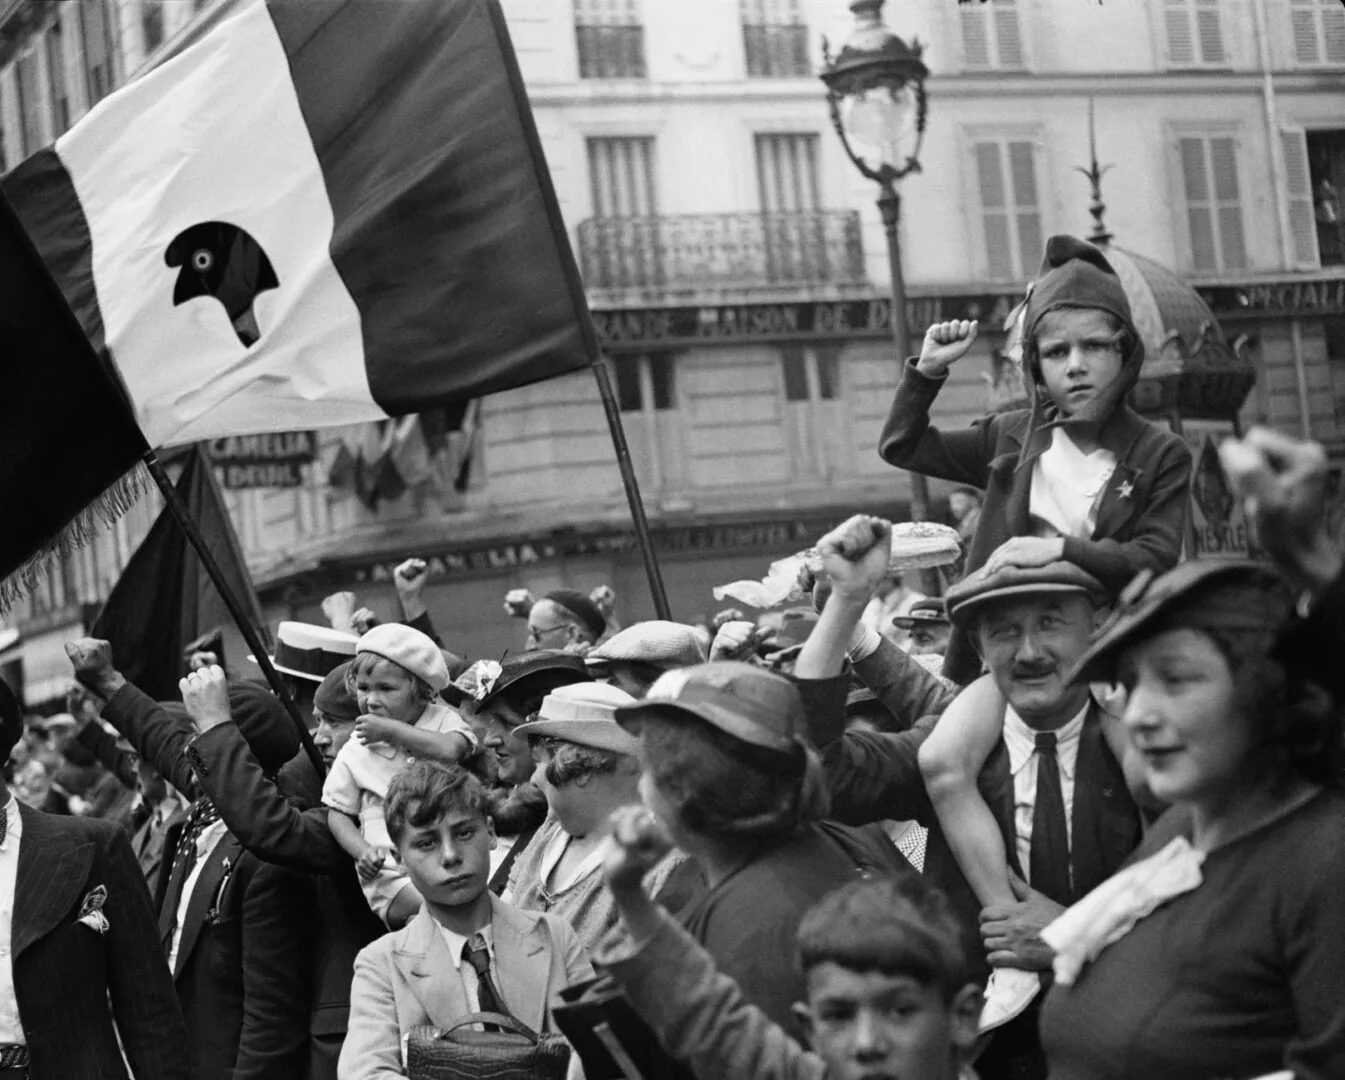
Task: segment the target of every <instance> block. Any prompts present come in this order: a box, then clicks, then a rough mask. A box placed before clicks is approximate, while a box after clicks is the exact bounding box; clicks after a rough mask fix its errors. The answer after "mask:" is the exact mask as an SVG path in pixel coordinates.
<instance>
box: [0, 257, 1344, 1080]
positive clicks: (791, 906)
mask: <svg viewBox="0 0 1345 1080" xmlns="http://www.w3.org/2000/svg"><path fill="white" fill-rule="evenodd" d="M1021 315H1022V323H1021V335H1022V342H1023V365H1024V374H1025V377H1026V379H1027V382H1028V385H1029V387H1030V388H1031V406H1030V408H1028V409H1025V410H1021V411H1018V412H1008V413H1000V414H996V415H993V416H989V417H986V418H985V419H984V420H983V421H981V422H979V423H978V424H976V425H974V426H972V427H971V428H969V429H965V430H958V431H941V430H939V429H937V428H936V427H934V426H933V425H932V424H931V422H930V415H929V413H930V407H931V405H932V403H933V401H934V400H935V397H936V395H937V393H938V391H939V388H940V386H941V385H942V383H943V381H944V379H945V378H946V374H947V370H948V367H949V366H950V365H951V364H952V363H955V362H956V361H957V360H959V359H960V358H961V357H962V356H964V355H965V354H966V353H967V352H968V350H969V348H970V346H971V344H972V342H973V341H974V340H975V336H976V332H977V327H976V324H975V323H967V322H955V323H940V324H937V325H935V326H933V327H931V328H930V329H929V331H928V333H927V334H926V336H925V339H924V343H923V347H922V351H921V354H920V356H919V357H916V358H912V359H910V360H909V361H907V362H906V363H905V366H904V368H903V370H902V375H901V379H900V384H899V387H898V390H897V392H896V396H895V399H894V401H893V405H892V409H891V413H890V416H889V419H888V422H887V424H886V426H885V428H884V431H883V434H882V438H881V445H880V448H879V449H880V453H881V454H882V456H883V457H884V458H885V459H886V460H887V461H889V462H890V463H892V464H893V465H896V466H900V467H902V468H907V469H912V470H915V471H918V472H921V473H924V474H926V475H929V476H931V477H938V478H941V479H944V480H947V481H950V482H951V483H953V484H955V485H959V486H958V487H957V489H956V491H955V492H954V496H955V502H956V506H955V508H954V517H955V519H956V523H957V525H958V528H959V533H960V535H961V536H962V537H963V539H964V541H965V549H964V552H963V555H962V557H961V558H960V559H959V561H958V563H957V565H956V566H955V567H954V568H953V569H952V570H948V569H945V571H944V577H945V579H946V580H947V587H946V590H943V591H944V595H943V596H941V597H929V596H924V595H921V594H920V593H918V592H917V591H916V590H915V589H914V588H913V587H912V586H913V584H914V579H913V576H912V575H909V574H907V575H903V574H902V565H903V564H902V553H901V551H900V550H899V546H900V545H894V541H893V530H892V528H891V526H890V524H889V523H887V522H885V521H883V520H881V519H879V518H875V517H871V516H868V515H864V514H859V515H856V516H853V517H851V518H850V519H848V520H847V521H845V522H843V523H841V524H840V525H838V526H837V527H836V528H834V529H833V530H831V531H830V532H829V533H828V534H827V535H826V536H825V537H823V538H822V540H821V541H820V542H819V544H818V552H819V553H820V556H821V561H822V571H821V572H820V573H818V574H816V575H815V577H814V580H813V581H811V582H810V583H809V584H811V585H812V590H811V597H810V598H809V599H810V601H811V602H810V603H807V604H805V605H803V606H798V607H793V608H786V609H784V610H782V611H774V612H768V613H764V614H760V615H758V616H756V617H754V618H748V617H745V616H744V615H743V613H742V612H741V611H736V610H726V611H723V612H721V613H720V614H719V615H718V616H716V617H714V618H711V619H706V620H702V621H697V622H688V623H685V624H684V623H678V622H672V621H663V620H655V621H646V622H635V623H633V624H631V625H627V626H625V627H624V628H623V627H621V626H620V625H619V624H618V622H617V620H616V617H615V603H616V599H617V598H616V597H615V596H614V595H613V594H612V591H611V590H610V589H607V588H603V589H599V590H595V592H594V593H593V594H585V593H582V592H579V591H575V590H557V591H554V592H551V593H548V594H546V595H545V596H542V597H540V598H535V597H533V596H531V595H530V594H528V593H526V592H523V591H516V592H513V593H510V594H509V595H508V596H507V597H506V598H505V605H504V606H505V615H504V616H503V617H505V618H516V619H518V620H519V622H520V625H519V626H518V634H519V638H520V642H521V644H523V645H524V647H523V648H521V649H520V650H519V651H516V652H511V653H509V654H507V655H506V656H505V658H504V659H503V660H499V661H497V660H495V659H492V658H489V657H473V656H471V649H470V643H467V642H459V641H456V640H454V641H453V642H452V643H453V644H454V645H456V646H459V647H461V648H464V655H458V654H456V653H453V652H449V651H447V650H446V649H444V648H443V642H442V641H441V640H440V638H439V637H438V636H437V628H436V626H435V625H434V623H433V620H432V619H431V617H430V614H429V612H428V610H427V608H426V605H425V603H424V600H423V589H424V586H425V582H426V578H427V572H426V566H425V564H424V563H423V562H420V561H419V560H417V559H414V558H413V559H408V560H406V561H405V562H404V563H403V564H402V565H401V566H400V567H398V569H397V572H396V575H395V582H396V586H397V591H398V596H399V599H400V602H401V608H402V615H403V621H401V622H397V623H385V624H377V620H376V619H374V618H373V616H372V615H371V613H369V612H368V611H367V610H356V609H355V607H354V598H352V597H349V596H346V597H343V598H339V599H336V598H334V599H333V602H331V603H328V604H326V605H324V610H325V611H326V612H327V613H328V615H329V617H330V618H331V621H332V623H333V625H330V626H315V625H307V624H301V623H294V622H287V623H282V624H281V626H280V628H279V630H278V633H277V635H276V649H275V656H274V657H273V662H274V666H275V667H276V669H277V670H278V671H279V672H281V673H282V675H283V677H284V681H285V689H286V692H287V693H288V694H289V695H290V696H291V697H292V698H293V699H294V700H295V702H296V703H297V704H298V705H299V708H300V711H301V713H302V714H303V715H304V716H305V718H306V719H307V720H308V723H309V730H310V732H311V734H312V741H313V743H314V744H315V745H316V747H317V748H318V750H319V752H320V756H321V759H322V764H323V768H322V769H321V770H319V769H318V768H317V766H316V764H315V763H314V761H313V760H311V759H310V757H309V756H308V755H306V754H305V753H304V752H302V749H301V740H300V734H299V731H298V729H297V727H296V726H295V725H294V724H293V723H292V722H291V720H290V718H289V717H288V715H287V713H286V710H285V708H284V706H283V705H282V703H281V701H280V699H279V698H278V697H277V696H276V695H275V694H274V693H273V692H272V691H271V690H270V689H269V688H268V687H267V686H266V685H265V684H264V683H262V682H260V681H258V679H257V673H256V672H255V670H253V671H230V672H227V673H226V672H225V671H224V670H223V668H222V667H221V666H220V665H219V664H218V663H217V662H216V661H217V660H218V658H217V657H214V656H211V655H209V654H203V655H198V656H195V657H193V658H192V662H191V667H192V670H190V671H189V672H186V673H184V677H183V679H182V683H181V700H179V701H169V702H159V701H155V700H153V699H152V698H150V697H148V696H147V695H145V694H144V693H142V692H141V691H140V690H139V689H137V688H136V687H135V686H134V685H132V684H130V683H129V682H127V680H126V679H125V678H124V677H123V676H122V675H121V674H120V673H119V671H118V663H119V661H120V660H124V659H125V658H119V657H117V656H116V655H115V654H114V652H113V649H112V647H111V645H109V643H107V642H105V641H98V640H95V639H83V640H79V641H73V642H71V643H69V644H68V646H67V653H68V655H69V657H70V660H71V663H72V671H73V675H74V677H75V680H76V681H77V686H78V688H77V690H76V691H74V692H73V693H72V697H71V702H70V707H71V716H70V717H69V719H68V720H61V721H59V722H56V723H52V722H47V723H45V724H43V725H41V726H38V725H34V724H30V725H29V726H28V727H27V728H25V726H24V723H23V718H22V715H21V713H20V710H19V706H18V703H17V701H16V700H15V699H14V697H13V695H12V694H11V693H9V691H8V690H7V688H5V687H3V684H0V742H2V743H3V744H4V747H3V748H4V749H5V750H6V751H7V752H8V754H9V772H8V776H9V778H10V788H11V791H12V792H13V795H12V796H11V798H10V800H9V802H8V804H7V806H6V807H5V810H4V811H3V812H0V1080H4V1078H6V1077H10V1076H13V1077H20V1076H30V1077H32V1078H34V1080H83V1078H86V1077H87V1078H89V1080H93V1078H103V1077H121V1076H126V1075H128V1072H129V1075H131V1076H134V1077H135V1078H137V1080H153V1078H159V1077H163V1078H179V1077H188V1076H190V1077H192V1078H193V1080H225V1078H231V1080H309V1078H311V1080H389V1078H393V1077H412V1078H417V1077H423V1078H430V1077H439V1076H446V1075H453V1076H459V1075H461V1076H469V1075H471V1076H475V1075H500V1076H520V1077H522V1076H528V1077H538V1078H544V1077H556V1078H557V1080H559V1078H560V1077H564V1076H567V1075H568V1076H569V1077H575V1078H578V1077H584V1076H587V1077H589V1078H590V1080H609V1078H627V1080H635V1078H637V1077H647V1078H649V1080H653V1078H655V1077H688V1076H690V1077H698V1078H701V1080H714V1078H725V1080H730V1078H731V1080H793V1078H808V1080H823V1078H826V1080H898V1078H900V1080H957V1078H962V1080H965V1078H968V1077H973V1076H978V1077H980V1078H982V1080H1046V1078H1047V1077H1050V1078H1052V1080H1252V1078H1261V1077H1271V1076H1277V1077H1285V1078H1298V1080H1338V1078H1339V1077H1342V1076H1345V965H1342V964H1340V963H1339V954H1340V942H1341V941H1342V940H1345V900H1342V897H1345V863H1342V861H1341V860H1340V859H1338V858H1337V853H1338V852H1339V851H1340V850H1342V842H1343V841H1345V793H1343V792H1342V781H1343V780H1345V726H1343V725H1342V713H1341V711H1340V707H1339V705H1340V703H1341V701H1342V695H1345V675H1342V674H1341V671H1342V669H1341V666H1340V664H1339V659H1338V658H1339V656H1340V654H1341V649H1342V647H1345V573H1342V569H1343V561H1342V553H1341V548H1340V546H1339V544H1338V543H1337V540H1336V538H1334V537H1332V536H1331V535H1329V533H1328V531H1327V528H1326V523H1325V521H1324V518H1323V513H1322V510H1323V506H1324V501H1325V500H1324V491H1325V483H1326V463H1325V457H1324V455H1323V453H1322V451H1321V449H1320V448H1319V447H1317V446H1315V445H1313V444H1310V443H1302V442H1298V441H1295V440H1293V439H1290V438H1287V437H1285V436H1281V435H1278V434H1276V433H1273V432H1270V431H1265V430H1261V429H1254V430H1253V431H1252V432H1250V433H1248V434H1247V435H1246V437H1245V438H1241V439H1234V440H1230V441H1229V442H1228V443H1227V444H1226V445H1225V446H1224V448H1223V450H1222V455H1223V460H1224V465H1225V469H1226V472H1227V474H1228V478H1229V482H1230V485H1231V487H1232V488H1233V490H1236V491H1237V492H1239V494H1240V495H1241V496H1242V497H1243V498H1244V499H1245V500H1246V503H1247V508H1248V512H1249V516H1250V518H1251V520H1252V521H1253V522H1254V524H1255V526H1256V529H1257V535H1258V542H1259V544H1260V545H1261V547H1262V548H1263V549H1264V552H1265V554H1266V558H1264V559H1262V560H1259V561H1252V560H1236V559H1221V560H1187V561H1183V558H1182V556H1183V550H1182V548H1183V541H1184V538H1185V535H1186V514H1187V505H1188V487H1189V484H1190V472H1191V464H1190V457H1189V453H1188V451H1187V450H1186V449H1185V446H1184V444H1183V443H1182V441H1181V440H1180V439H1179V438H1178V437H1177V436H1175V435H1174V434H1172V433H1171V432H1170V431H1168V430H1167V429H1166V428H1165V427H1162V426H1161V425H1158V424H1155V423H1152V422H1149V421H1146V420H1144V419H1143V418H1141V417H1140V416H1139V415H1138V414H1136V413H1135V412H1134V411H1133V410H1132V409H1131V408H1130V407H1129V406H1128V405H1127V403H1126V401H1127V395H1128V394H1129V391H1130V390H1131V389H1132V388H1133V387H1134V385H1135V383H1136V381H1137V379H1138V377H1139V372H1140V367H1141V364H1142V363H1143V359H1144V350H1143V345H1142V342H1141V339H1140V336H1139V334H1138V333H1137V332H1136V329H1135V325H1134V320H1133V318H1132V315H1131V312H1130V308H1129V304H1128V302H1127V299H1126V295H1125V292H1124V290H1123V289H1122V287H1121V285H1120V282H1119V280H1118V279H1117V278H1116V275H1115V273H1114V272H1113V271H1112V268H1111V267H1110V265H1109V264H1108V263H1107V261H1106V258H1105V256H1104V255H1103V254H1102V253H1101V252H1100V251H1099V250H1098V249H1096V248H1094V247H1092V246H1091V245H1088V244H1086V243H1083V242H1081V241H1078V240H1074V239H1072V238H1069V237H1055V238H1053V239H1052V240H1051V241H1050V242H1049V244H1048V247H1047V253H1046V260H1045V263H1044V265H1043V268H1042V273H1041V275H1040V277H1039V279H1038V280H1037V282H1036V283H1035V284H1034V286H1033V288H1032V290H1031V291H1030V293H1029V296H1028V299H1027V301H1026V303H1025V306H1024V309H1023V311H1022V313H1021ZM698 601H699V598H694V599H690V600H688V604H691V605H694V604H695V603H697V602H698ZM523 621H526V629H524V627H523V626H522V625H521V624H522V622H523ZM442 629H445V630H449V631H451V628H450V627H442ZM449 636H450V638H451V632H450V635H449ZM6 824H7V826H8V831H7V832H6ZM445 1062H449V1063H450V1064H449V1065H445ZM452 1062H457V1064H456V1065H453V1064H451V1063H452ZM454 1069H456V1070H457V1071H453V1070H454ZM471 1069H476V1070H478V1071H475V1072H473V1071H471ZM491 1070H495V1071H493V1072H492V1071H491ZM509 1070H513V1071H509Z"/></svg>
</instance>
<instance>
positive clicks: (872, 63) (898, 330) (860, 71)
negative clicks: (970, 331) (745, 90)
mask: <svg viewBox="0 0 1345 1080" xmlns="http://www.w3.org/2000/svg"><path fill="white" fill-rule="evenodd" d="M882 8H883V0H853V2H852V3H851V4H850V10H851V11H853V12H854V14H855V28H854V30H853V31H852V32H851V33H850V36H849V38H847V39H846V41H845V44H844V45H842V46H841V51H840V53H839V54H838V55H836V56H834V57H833V56H832V55H831V49H830V47H829V46H828V43H827V41H826V40H825V39H823V41H822V57H823V59H824V61H825V65H826V66H825V69H824V70H823V72H822V76H821V77H822V81H823V82H824V83H825V84H826V87H827V104H828V105H829V106H830V108H831V122H832V124H833V125H834V126H835V128H836V134H837V135H839V136H840V138H841V145H842V146H844V147H845V152H846V154H847V155H848V156H849V158H850V160H851V161H852V162H854V164H855V168H857V169H858V170H859V171H860V173H862V174H863V175H864V176H866V177H868V178H869V179H870V180H872V181H874V182H875V183H876V184H878V186H879V189H880V194H879V196H878V210H879V212H880V213H881V214H882V218H883V229H884V231H885V232H886V233H887V258H888V264H889V268H890V270H891V279H892V341H893V344H894V345H895V346H896V353H897V356H898V358H899V359H900V360H901V361H903V362H904V361H905V359H906V357H908V356H910V354H911V349H910V341H909V328H908V327H907V325H906V281H905V278H904V276H903V275H902V272H901V239H900V237H899V235H898V231H897V226H898V223H899V222H900V220H901V196H900V195H899V194H898V193H897V181H899V180H901V179H902V177H904V176H907V175H909V174H910V173H913V172H918V171H919V170H920V144H921V142H922V140H923V139H924V134H925V116H926V113H927V111H928V110H927V100H926V97H925V79H926V78H927V77H928V76H929V68H927V67H926V66H925V64H924V61H922V60H921V59H920V53H921V52H922V46H921V45H920V43H919V42H918V41H916V40H914V39H912V42H911V44H910V45H907V44H906V42H904V41H902V39H901V38H899V37H897V35H896V34H894V33H892V31H891V30H889V29H888V28H887V27H886V26H885V25H884V24H883V17H882ZM909 475H910V479H911V517H912V518H913V519H914V520H916V521H923V520H925V519H926V518H927V517H928V516H929V487H928V485H927V484H926V482H925V477H924V476H923V475H921V474H920V473H910V474H909ZM925 578H926V581H925V585H926V586H927V589H926V591H929V589H928V586H930V585H932V584H934V582H935V581H936V580H937V579H936V577H935V575H934V574H932V573H929V572H926V573H925Z"/></svg>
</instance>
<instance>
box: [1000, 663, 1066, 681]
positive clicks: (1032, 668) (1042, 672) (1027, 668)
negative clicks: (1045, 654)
mask: <svg viewBox="0 0 1345 1080" xmlns="http://www.w3.org/2000/svg"><path fill="white" fill-rule="evenodd" d="M1053 674H1055V665H1054V664H1051V663H1043V664H1014V666H1013V670H1012V671H1011V672H1010V675H1012V677H1013V678H1015V679H1040V678H1042V677H1043V676H1046V675H1053Z"/></svg>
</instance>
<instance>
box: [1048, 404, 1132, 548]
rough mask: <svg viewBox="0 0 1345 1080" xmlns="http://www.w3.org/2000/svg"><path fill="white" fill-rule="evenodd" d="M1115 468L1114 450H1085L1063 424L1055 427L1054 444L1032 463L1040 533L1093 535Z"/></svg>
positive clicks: (1087, 537)
mask: <svg viewBox="0 0 1345 1080" xmlns="http://www.w3.org/2000/svg"><path fill="white" fill-rule="evenodd" d="M1115 472H1116V455H1115V454H1113V453H1112V452H1111V451H1110V450H1104V449H1102V448H1098V449H1097V450H1094V451H1093V452H1092V453H1089V454H1085V453H1084V452H1083V451H1082V450H1080V449H1079V447H1078V445H1077V444H1076V443H1075V442H1074V440H1073V439H1071V438H1070V437H1069V435H1068V434H1066V432H1065V431H1064V429H1063V428H1058V427H1057V428H1052V429H1051V445H1050V446H1049V447H1047V449H1046V450H1045V451H1044V452H1043V453H1042V454H1041V456H1040V457H1038V458H1037V460H1036V462H1035V463H1034V464H1033V466H1032V488H1031V492H1030V494H1029V495H1028V512H1029V513H1030V514H1031V516H1032V519H1033V525H1034V531H1035V532H1036V534H1037V535H1039V536H1050V537H1055V536H1073V537H1077V538H1078V539H1080V540H1088V539H1091V538H1092V536H1093V530H1094V529H1095V528H1096V527H1097V509H1098V507H1099V506H1100V505H1101V504H1102V493H1103V490H1104V489H1105V488H1106V486H1107V481H1109V480H1110V479H1111V478H1112V474H1113V473H1115Z"/></svg>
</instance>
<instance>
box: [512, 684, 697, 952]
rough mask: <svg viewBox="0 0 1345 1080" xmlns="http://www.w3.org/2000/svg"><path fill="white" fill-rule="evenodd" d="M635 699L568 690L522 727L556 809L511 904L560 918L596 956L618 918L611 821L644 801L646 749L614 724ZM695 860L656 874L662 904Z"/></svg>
mask: <svg viewBox="0 0 1345 1080" xmlns="http://www.w3.org/2000/svg"><path fill="white" fill-rule="evenodd" d="M634 702H635V698H633V697H631V696H630V694H628V693H626V692H625V691H624V690H620V689H618V688H617V687H615V686H608V685H606V684H604V683H575V684H574V685H572V686H560V687H557V688H556V689H555V690H552V691H551V693H549V694H547V696H546V697H545V698H543V699H542V705H541V708H540V709H539V710H538V711H537V713H536V714H535V719H532V720H530V721H529V722H528V723H526V724H522V725H520V726H519V727H517V728H515V729H514V734H515V736H516V737H518V738H520V739H526V740H527V742H528V745H529V747H530V748H531V751H532V757H533V759H534V760H535V761H536V763H537V765H536V770H535V771H534V772H533V777H532V780H533V783H534V784H535V785H536V786H537V787H538V788H539V789H540V790H541V791H542V792H543V793H544V794H545V795H546V801H547V807H548V810H549V813H548V815H547V819H546V821H545V822H544V823H543V824H542V825H541V827H540V828H538V830H537V834H536V835H535V836H534V837H533V838H532V840H531V842H530V843H529V844H528V845H527V847H526V848H524V849H523V851H522V852H521V853H520V854H519V856H518V859H517V860H516V861H515V863H514V867H513V870H512V871H511V873H510V875H509V886H508V888H507V889H506V890H505V892H504V899H505V900H507V901H508V902H509V903H512V904H514V905H515V906H516V907H519V908H522V909H523V910H524V911H546V912H549V913H550V914H552V915H559V916H560V917H561V918H563V919H565V920H566V921H567V922H568V923H569V924H570V925H571V926H572V927H573V928H574V931H575V933H576V934H577V935H578V936H579V940H580V942H581V944H583V946H584V948H586V949H588V950H589V951H590V952H591V951H592V950H593V949H595V948H596V947H597V945H598V942H599V941H600V940H601V939H602V937H603V935H604V934H606V933H607V931H608V930H610V929H611V928H612V927H613V926H614V925H615V924H616V920H617V915H616V908H615V906H614V905H613V902H612V896H611V894H610V893H609V892H608V891H607V890H606V889H605V888H604V887H603V879H602V874H601V872H600V871H601V869H602V843H603V840H604V839H605V837H606V836H607V831H608V829H607V823H608V820H609V819H610V818H611V816H612V813H613V812H614V811H615V810H618V809H620V808H621V807H623V806H630V805H632V804H635V803H638V802H639V801H640V786H639V785H640V762H639V760H638V758H637V754H638V753H639V749H640V747H639V743H637V742H636V741H635V739H634V737H632V736H631V735H630V734H628V733H627V732H625V731H623V730H622V729H621V728H620V727H619V726H618V725H617V723H616V720H615V719H614V714H615V712H616V710H617V708H618V707H620V706H622V705H631V704H634ZM685 861H686V856H685V855H683V854H682V853H681V852H678V851H675V852H672V853H671V854H669V855H668V857H667V858H665V859H663V860H661V861H660V862H659V864H658V865H657V866H655V867H653V868H652V869H651V870H650V871H649V875H648V877H647V878H646V880H645V887H646V888H647V889H649V890H650V892H652V893H653V894H654V895H655V897H656V898H657V899H659V901H660V902H663V903H665V904H669V897H668V896H666V895H665V891H666V890H665V885H666V884H667V883H668V881H669V878H670V876H671V875H672V874H673V872H674V871H675V870H677V869H678V868H679V866H681V865H682V864H683V863H684V862H685ZM669 906H673V907H675V906H676V902H675V901H672V903H671V904H669Z"/></svg>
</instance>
